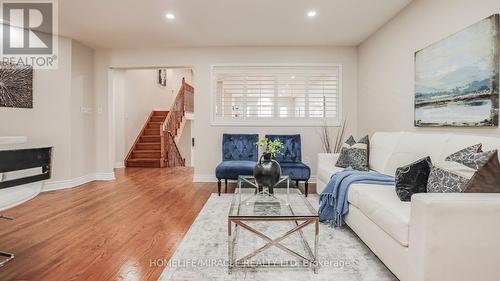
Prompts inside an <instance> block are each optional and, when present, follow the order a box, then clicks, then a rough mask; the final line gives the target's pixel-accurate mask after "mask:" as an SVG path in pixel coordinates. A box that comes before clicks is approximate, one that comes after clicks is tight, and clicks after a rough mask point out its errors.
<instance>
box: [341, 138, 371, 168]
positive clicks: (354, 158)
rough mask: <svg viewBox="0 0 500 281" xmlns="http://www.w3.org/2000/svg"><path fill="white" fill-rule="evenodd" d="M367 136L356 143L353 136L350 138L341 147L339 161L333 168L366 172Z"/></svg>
mask: <svg viewBox="0 0 500 281" xmlns="http://www.w3.org/2000/svg"><path fill="white" fill-rule="evenodd" d="M368 148H369V138H368V135H366V136H365V137H363V138H362V139H360V140H359V141H358V142H356V141H355V140H354V138H353V136H350V137H349V138H348V139H347V140H346V142H345V143H344V144H343V145H342V149H341V151H340V155H339V159H338V160H337V163H336V164H335V166H337V167H341V168H347V167H352V168H353V169H355V170H359V171H368V154H369V153H368Z"/></svg>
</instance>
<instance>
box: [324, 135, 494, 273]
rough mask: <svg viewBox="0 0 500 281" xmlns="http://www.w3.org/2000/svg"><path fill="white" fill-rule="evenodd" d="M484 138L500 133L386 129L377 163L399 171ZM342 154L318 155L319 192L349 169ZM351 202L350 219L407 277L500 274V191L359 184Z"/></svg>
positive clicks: (486, 143)
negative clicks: (410, 191)
mask: <svg viewBox="0 0 500 281" xmlns="http://www.w3.org/2000/svg"><path fill="white" fill-rule="evenodd" d="M477 143H482V144H483V150H490V149H499V150H500V138H495V137H482V136H473V135H457V134H423V133H410V132H378V133H375V134H374V135H373V136H372V137H371V139H370V169H371V170H373V171H376V172H380V173H383V174H387V175H394V174H395V171H396V168H398V167H400V166H404V165H407V164H410V163H411V162H413V161H415V160H418V159H420V158H423V157H426V156H430V157H431V159H432V161H433V162H435V161H440V160H441V161H442V160H443V159H444V158H445V157H446V156H447V155H449V154H451V153H453V152H456V151H458V150H460V149H462V148H465V147H467V146H470V145H474V144H477ZM337 157H338V154H319V155H318V175H317V190H318V193H321V192H322V191H323V189H324V188H325V185H326V184H327V183H328V181H329V180H330V177H331V176H332V174H334V173H335V172H337V171H340V170H342V168H338V167H335V162H336V161H337ZM499 173H500V171H499ZM348 202H349V213H348V214H347V215H346V217H345V222H346V224H347V225H348V226H349V227H350V228H351V229H352V230H353V231H354V232H356V234H357V235H358V236H359V237H360V238H361V239H362V240H363V241H364V242H365V244H366V245H367V246H368V247H369V248H370V249H371V250H372V251H373V252H374V253H375V254H376V255H377V256H378V257H379V258H380V259H381V260H382V261H383V262H384V264H385V265H386V266H387V267H388V268H389V269H390V270H391V271H392V272H393V273H394V274H395V275H396V276H397V277H398V278H399V279H400V280H402V281H407V280H409V281H424V280H425V281H434V280H435V281H447V280H450V281H462V280H463V281H471V280H474V281H475V280H478V281H490V280H491V281H498V280H500V194H471V193H467V194H465V193H456V194H451V193H448V194H437V193H433V194H432V193H421V194H416V195H414V196H413V197H412V201H411V202H401V201H400V200H399V198H398V197H397V195H396V192H395V190H394V187H393V186H379V185H368V184H354V185H352V186H351V187H350V189H349V191H348Z"/></svg>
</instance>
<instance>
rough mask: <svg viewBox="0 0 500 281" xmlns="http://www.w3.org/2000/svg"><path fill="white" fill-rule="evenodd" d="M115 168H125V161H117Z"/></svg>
mask: <svg viewBox="0 0 500 281" xmlns="http://www.w3.org/2000/svg"><path fill="white" fill-rule="evenodd" d="M114 168H115V169H121V168H125V163H124V161H120V162H116V163H115V167H114Z"/></svg>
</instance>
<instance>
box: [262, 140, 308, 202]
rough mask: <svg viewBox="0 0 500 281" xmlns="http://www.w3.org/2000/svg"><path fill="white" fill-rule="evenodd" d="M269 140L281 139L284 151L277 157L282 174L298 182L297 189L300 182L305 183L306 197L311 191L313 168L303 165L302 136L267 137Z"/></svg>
mask: <svg viewBox="0 0 500 281" xmlns="http://www.w3.org/2000/svg"><path fill="white" fill-rule="evenodd" d="M266 138H268V139H269V140H276V139H279V140H280V141H281V142H282V143H283V146H284V147H283V151H282V152H281V153H279V154H277V155H276V156H275V159H276V161H278V163H280V166H281V174H282V175H286V176H289V177H290V180H293V181H295V182H296V184H297V187H298V186H299V182H300V181H304V187H305V188H304V190H305V195H306V196H307V194H308V191H309V179H310V178H311V168H309V166H307V165H306V164H304V163H302V150H301V141H300V135H266Z"/></svg>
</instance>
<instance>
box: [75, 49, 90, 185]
mask: <svg viewBox="0 0 500 281" xmlns="http://www.w3.org/2000/svg"><path fill="white" fill-rule="evenodd" d="M71 46H72V48H71V50H72V51H71V143H70V145H71V162H70V163H71V178H78V177H81V176H85V175H89V174H92V173H94V172H95V109H94V104H95V100H94V50H93V49H91V48H89V47H87V46H85V45H82V44H80V43H78V42H76V41H72V45H71Z"/></svg>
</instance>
